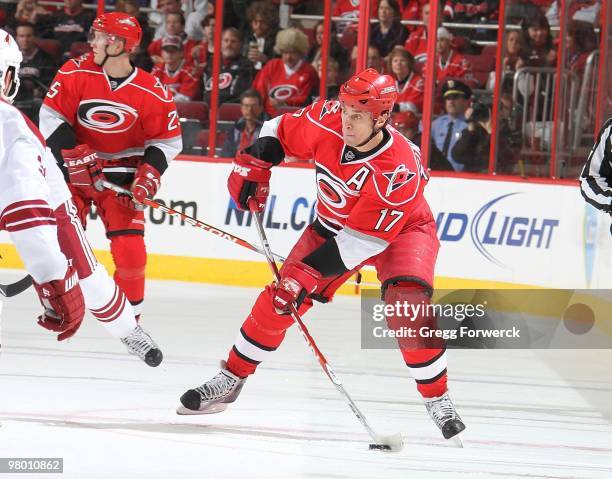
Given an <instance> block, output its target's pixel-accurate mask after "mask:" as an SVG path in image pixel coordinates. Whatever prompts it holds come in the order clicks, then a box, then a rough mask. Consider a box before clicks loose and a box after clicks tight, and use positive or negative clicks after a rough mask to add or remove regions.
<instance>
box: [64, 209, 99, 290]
mask: <svg viewBox="0 0 612 479" xmlns="http://www.w3.org/2000/svg"><path fill="white" fill-rule="evenodd" d="M54 213H55V218H56V221H57V239H58V241H59V244H60V248H61V249H62V252H63V253H64V255H65V256H66V258H68V259H69V260H70V261H71V262H72V266H74V268H75V269H76V271H77V274H78V275H79V278H80V279H84V278H87V277H89V276H91V274H92V273H93V272H94V271H95V270H96V266H97V265H98V261H97V260H96V257H95V255H94V253H93V251H92V250H91V246H90V245H89V242H88V241H87V238H86V237H85V231H84V230H83V226H82V224H81V220H80V219H79V217H78V212H77V207H76V206H75V204H74V203H73V202H72V200H68V201H66V202H65V203H62V204H61V205H60V206H59V207H58V208H57V209H56V210H55V212H54Z"/></svg>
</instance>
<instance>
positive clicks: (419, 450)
mask: <svg viewBox="0 0 612 479" xmlns="http://www.w3.org/2000/svg"><path fill="white" fill-rule="evenodd" d="M0 276H1V277H2V280H3V282H9V281H11V280H15V279H18V278H19V277H20V274H19V273H7V272H5V271H3V272H2V274H1V275H0ZM257 293H258V292H257V291H256V290H254V289H246V288H235V287H219V286H205V285H199V284H188V283H171V282H150V283H148V286H147V299H146V303H145V309H144V316H143V321H142V325H143V327H144V328H145V329H147V330H148V331H149V332H150V333H151V335H152V336H153V337H154V339H155V340H156V341H157V342H158V343H159V344H160V346H161V347H162V349H163V351H164V354H165V360H164V363H163V364H162V365H161V366H160V367H159V368H156V369H152V368H149V367H147V366H146V365H144V363H142V362H140V361H139V360H138V359H137V358H134V357H130V356H128V355H127V353H126V352H125V350H124V347H123V345H122V344H121V343H120V342H119V340H116V339H113V338H112V337H110V336H109V335H107V334H106V333H105V331H104V330H103V328H102V327H101V326H100V325H98V324H96V322H95V320H93V318H91V317H89V318H87V319H86V324H85V325H84V326H83V327H82V328H81V330H80V331H79V333H78V335H77V336H76V337H75V338H73V339H72V340H70V341H69V342H65V343H58V342H57V341H55V338H54V336H53V335H51V334H50V333H48V332H47V331H45V330H43V329H42V328H40V327H39V326H37V325H36V324H35V317H36V316H37V315H38V314H39V309H40V307H39V305H38V301H37V299H36V298H35V294H34V292H33V291H32V290H29V291H27V292H26V293H24V294H22V295H20V296H17V297H15V298H11V299H7V300H6V301H5V303H4V311H3V324H2V329H3V331H2V349H1V355H0V391H1V394H0V422H1V423H2V427H1V428H0V457H36V456H42V457H63V458H64V474H63V475H61V476H59V475H58V476H54V475H48V476H43V477H63V478H78V479H89V478H105V479H106V478H126V479H133V478H147V479H156V478H181V479H182V478H190V479H191V478H196V477H197V478H213V479H217V478H249V479H250V478H290V479H292V478H329V479H340V478H347V479H348V478H351V479H355V478H357V479H370V478H371V479H374V478H385V479H386V478H417V479H428V478H445V479H446V478H453V479H455V478H467V479H472V478H488V477H493V478H497V477H501V478H530V479H531V478H612V351H585V350H581V351H569V350H565V351H457V350H451V351H449V373H450V391H451V395H452V397H453V399H454V402H455V404H456V405H457V408H458V410H459V412H460V414H461V415H462V417H463V419H464V420H465V422H466V424H467V427H468V429H467V431H466V432H465V434H464V435H463V439H464V443H465V448H464V449H458V448H455V447H453V445H452V444H451V443H449V442H446V441H444V440H443V439H442V437H441V435H440V433H439V431H438V430H437V429H436V428H435V426H434V424H433V422H432V421H431V420H430V419H429V418H428V417H427V415H426V413H425V408H424V406H423V404H422V401H421V399H420V398H419V396H418V394H417V392H416V389H415V387H414V383H413V381H412V379H410V378H409V377H408V374H407V371H406V368H405V366H403V365H402V361H401V356H400V355H399V353H398V352H397V351H364V350H361V349H360V327H359V326H360V325H359V302H358V299H357V298H356V297H338V298H336V300H334V302H333V303H332V304H330V305H324V306H318V307H316V308H315V309H314V310H313V311H311V313H310V314H309V315H308V317H307V318H309V319H308V321H307V323H308V324H309V326H310V328H311V333H312V334H313V336H314V337H315V339H316V340H317V342H318V344H319V346H320V348H321V349H322V350H323V352H324V353H325V354H326V355H327V357H328V359H329V361H330V363H331V364H332V365H333V366H334V368H335V370H336V372H337V373H338V375H339V376H340V377H341V378H342V379H343V381H344V385H345V387H346V388H347V390H348V391H349V393H350V394H351V395H352V396H353V399H354V400H355V401H356V402H357V403H358V405H359V406H360V408H361V409H362V411H363V412H364V413H365V415H366V416H367V418H368V420H369V421H370V423H371V424H372V426H373V427H374V428H375V429H376V430H377V431H379V432H380V433H381V434H390V433H394V432H398V431H400V432H401V433H402V434H403V435H404V440H405V443H406V446H405V448H404V450H403V451H402V452H401V453H399V454H384V453H380V452H374V451H368V443H369V442H370V440H369V438H368V436H367V435H366V433H365V431H364V430H363V429H362V427H361V425H360V424H359V423H358V421H357V420H356V419H355V417H354V416H353V414H352V413H351V411H350V410H349V408H348V407H347V406H346V404H345V403H344V401H343V400H342V398H341V397H340V396H339V394H338V392H337V391H336V390H335V388H334V387H333V386H332V385H331V384H330V383H329V381H328V379H327V378H326V377H325V375H324V374H323V373H322V372H321V371H320V368H319V365H318V364H317V363H316V361H315V359H314V357H313V356H312V353H311V352H310V350H309V349H308V348H307V347H306V346H305V344H304V343H303V339H302V338H301V336H300V335H299V334H298V333H297V331H296V330H292V331H290V332H289V333H288V335H287V338H286V340H285V342H284V344H283V345H282V346H281V348H279V350H278V351H277V352H276V353H275V355H274V357H273V359H272V360H270V361H269V362H267V363H265V364H262V365H261V366H260V367H259V370H258V372H257V374H256V375H255V376H254V377H252V378H250V379H249V380H248V382H247V384H246V386H245V388H244V390H243V392H242V394H241V396H240V398H239V400H238V401H237V402H236V403H235V404H233V405H232V406H230V408H229V409H228V410H227V411H225V412H224V413H221V414H219V415H212V416H178V415H176V414H175V408H176V406H177V405H178V398H179V397H180V395H181V394H182V393H183V392H185V391H186V390H187V389H189V388H191V387H194V386H197V385H199V384H201V383H202V382H203V381H204V380H206V379H209V378H210V377H211V376H212V375H214V374H215V373H216V371H217V369H218V361H219V359H222V358H225V356H226V354H227V351H228V350H229V348H230V347H231V345H232V343H233V340H234V337H235V335H236V333H237V331H238V328H239V326H240V324H241V323H242V321H243V318H244V317H245V315H246V314H247V312H248V311H249V309H250V306H251V303H252V302H253V300H254V299H255V297H256V295H257ZM3 477H9V476H8V475H6V476H3ZM17 477H21V478H25V477H41V476H40V475H32V476H28V475H24V474H20V475H19V476H17Z"/></svg>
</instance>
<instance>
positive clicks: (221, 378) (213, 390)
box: [196, 372, 236, 401]
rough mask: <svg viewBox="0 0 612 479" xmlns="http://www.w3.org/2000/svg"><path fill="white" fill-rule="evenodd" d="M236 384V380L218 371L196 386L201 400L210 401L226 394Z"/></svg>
mask: <svg viewBox="0 0 612 479" xmlns="http://www.w3.org/2000/svg"><path fill="white" fill-rule="evenodd" d="M234 384H236V381H235V380H234V379H232V378H230V377H229V376H227V375H225V374H223V372H220V373H219V374H217V375H216V376H215V377H214V378H212V379H211V380H210V381H208V382H206V383H204V384H202V385H201V386H200V387H197V388H196V391H198V393H200V396H201V397H202V399H203V400H206V401H211V400H214V399H220V398H222V397H224V396H227V395H228V394H229V393H230V392H231V391H232V388H233V387H234Z"/></svg>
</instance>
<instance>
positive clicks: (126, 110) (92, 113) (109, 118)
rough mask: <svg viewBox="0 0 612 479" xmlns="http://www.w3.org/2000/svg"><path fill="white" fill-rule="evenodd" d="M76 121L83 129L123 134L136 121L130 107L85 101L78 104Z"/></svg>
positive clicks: (136, 115) (106, 101) (107, 102)
mask: <svg viewBox="0 0 612 479" xmlns="http://www.w3.org/2000/svg"><path fill="white" fill-rule="evenodd" d="M77 116H78V121H79V123H80V124H81V125H83V126H84V127H85V128H88V129H90V130H93V131H99V132H100V133H123V132H124V131H127V130H129V129H130V128H131V127H132V125H133V124H134V123H135V122H136V120H137V119H138V112H137V111H136V110H135V109H134V108H132V107H131V106H128V105H124V104H123V103H115V102H114V101H108V100H97V99H96V100H86V101H82V102H81V103H80V104H79V109H78V111H77Z"/></svg>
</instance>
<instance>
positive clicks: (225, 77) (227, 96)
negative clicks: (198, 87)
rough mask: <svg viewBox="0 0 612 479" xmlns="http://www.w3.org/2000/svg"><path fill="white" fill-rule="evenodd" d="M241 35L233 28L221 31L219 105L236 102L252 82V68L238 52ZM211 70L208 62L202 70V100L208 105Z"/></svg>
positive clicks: (239, 50) (210, 64)
mask: <svg viewBox="0 0 612 479" xmlns="http://www.w3.org/2000/svg"><path fill="white" fill-rule="evenodd" d="M241 50H242V34H241V33H240V31H239V30H238V29H236V28H234V27H229V28H226V29H225V30H223V34H222V36H221V72H220V74H219V105H220V104H222V103H226V102H237V101H238V100H239V99H240V94H241V93H242V92H243V91H245V90H246V89H247V88H249V86H250V85H251V82H252V81H253V67H252V66H251V62H249V61H248V60H247V59H246V58H245V57H243V56H242V55H241V54H240V52H241ZM212 69H213V64H212V62H209V63H208V65H206V69H205V70H204V80H203V84H204V100H205V101H206V102H207V103H208V104H210V95H211V92H212Z"/></svg>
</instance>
